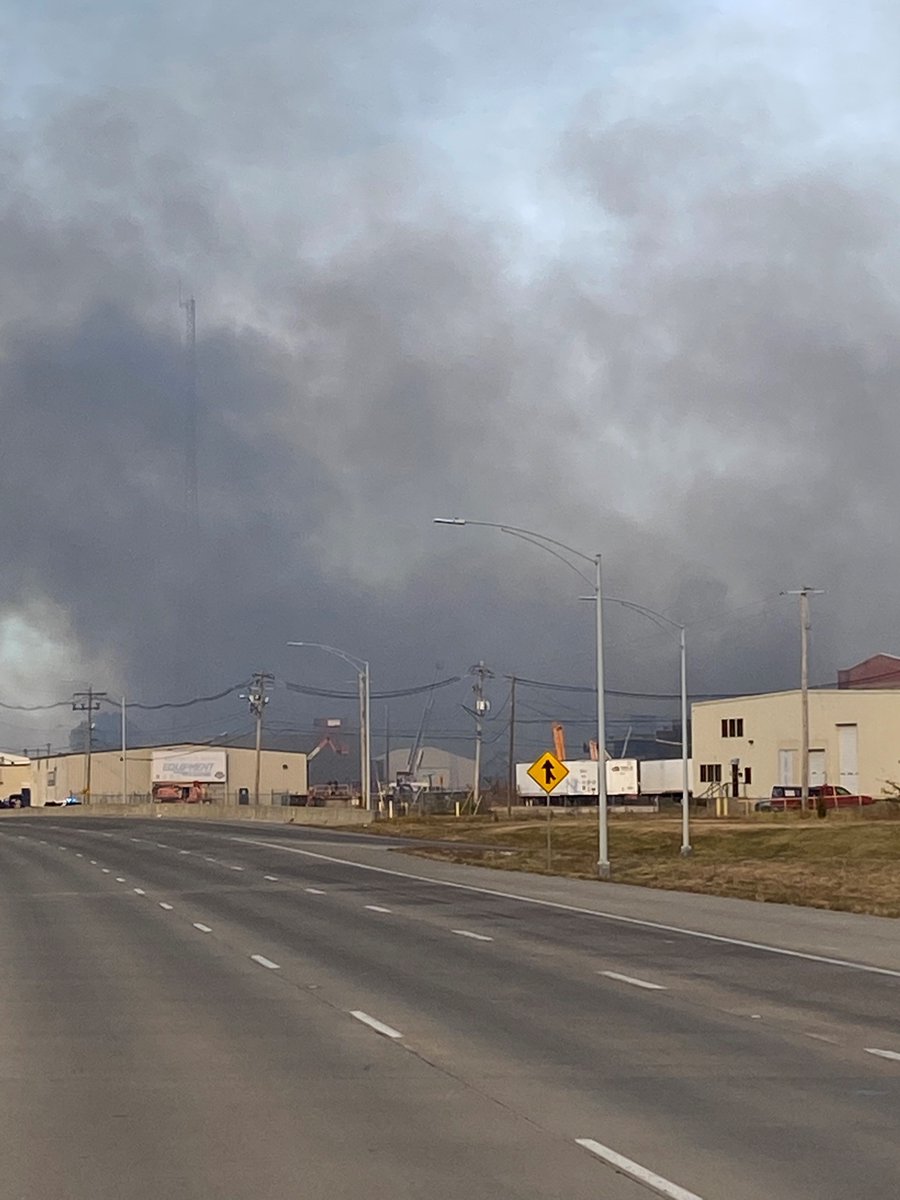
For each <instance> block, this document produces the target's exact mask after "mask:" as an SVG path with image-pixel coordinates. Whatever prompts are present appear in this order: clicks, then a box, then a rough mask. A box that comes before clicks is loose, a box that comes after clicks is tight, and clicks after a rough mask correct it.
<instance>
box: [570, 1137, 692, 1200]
mask: <svg viewBox="0 0 900 1200" xmlns="http://www.w3.org/2000/svg"><path fill="white" fill-rule="evenodd" d="M575 1141H576V1143H577V1144H578V1145H579V1146H582V1147H583V1148H584V1149H585V1150H590V1152H591V1154H596V1156H597V1157H598V1158H602V1159H603V1161H604V1162H605V1163H608V1164H609V1165H610V1166H611V1167H615V1168H616V1170H617V1171H622V1172H623V1173H624V1174H625V1175H630V1176H631V1178H632V1179H636V1180H637V1181H638V1183H643V1184H644V1185H645V1186H646V1187H649V1188H653V1190H654V1191H656V1192H658V1193H659V1194H660V1195H661V1196H668V1197H670V1200H702V1198H701V1197H700V1196H698V1195H697V1193H696V1192H689V1191H688V1190H687V1188H683V1187H679V1186H678V1184H677V1183H672V1181H671V1180H669V1179H664V1178H663V1176H662V1175H657V1174H656V1172H655V1171H648V1170H647V1168H646V1167H642V1166H641V1164H640V1163H636V1162H634V1161H633V1160H632V1159H630V1158H626V1157H625V1155H624V1154H618V1153H616V1151H615V1150H610V1148H609V1146H604V1145H603V1144H602V1143H601V1142H595V1141H594V1139H593V1138H576V1139H575Z"/></svg>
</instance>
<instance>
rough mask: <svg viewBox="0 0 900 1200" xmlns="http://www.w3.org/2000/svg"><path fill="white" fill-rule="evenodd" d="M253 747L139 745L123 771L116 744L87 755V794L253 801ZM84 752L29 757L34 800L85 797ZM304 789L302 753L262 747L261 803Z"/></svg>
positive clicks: (112, 798)
mask: <svg viewBox="0 0 900 1200" xmlns="http://www.w3.org/2000/svg"><path fill="white" fill-rule="evenodd" d="M255 771H256V752H255V750H253V749H252V748H245V747H234V746H229V747H225V746H196V745H179V746H142V747H139V748H136V749H134V750H129V751H128V753H127V755H126V758H125V762H124V771H123V761H122V752H121V751H120V750H101V751H95V752H94V753H93V754H92V755H91V784H90V799H91V800H93V801H94V802H95V803H118V802H120V801H121V800H122V797H123V795H124V796H125V797H127V800H128V802H129V803H136V802H139V801H148V800H150V799H155V800H159V801H161V802H162V801H202V800H209V801H213V802H218V803H226V804H239V803H241V802H244V803H247V802H249V803H251V804H252V803H253V793H254V783H255ZM86 782H87V762H86V755H84V754H59V755H52V756H50V757H49V758H37V759H34V761H33V763H32V803H33V804H35V805H42V804H46V803H47V801H48V800H49V801H56V800H64V799H65V798H66V796H68V795H74V796H77V797H79V799H84V795H85V787H86ZM292 795H294V796H306V795H307V773H306V755H305V754H298V753H296V752H293V751H292V752H283V751H280V750H263V751H262V753H261V755H260V783H259V800H260V804H282V803H286V801H285V800H284V799H283V798H284V797H290V796H292Z"/></svg>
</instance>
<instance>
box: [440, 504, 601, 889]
mask: <svg viewBox="0 0 900 1200" xmlns="http://www.w3.org/2000/svg"><path fill="white" fill-rule="evenodd" d="M433 520H434V524H435V525H478V526H480V527H481V528H483V529H499V530H500V532H501V533H508V534H510V535H511V536H512V537H517V538H521V539H522V541H525V542H530V543H531V544H532V545H533V546H538V547H539V548H540V549H541V550H545V551H546V552H547V553H548V554H552V555H553V557H554V558H556V559H559V561H560V562H562V563H565V565H566V566H567V567H568V568H569V570H570V571H574V572H575V574H576V575H578V576H579V577H580V578H581V579H583V580H584V581H585V582H586V583H588V584H591V583H592V584H593V587H594V599H595V600H596V607H597V833H598V850H599V853H598V862H597V874H598V876H599V878H600V879H609V877H610V863H609V812H608V810H607V797H606V692H605V688H604V682H603V581H602V575H601V565H600V561H601V560H600V555H599V554H595V555H594V556H593V557H591V556H590V555H588V554H583V553H582V552H581V551H580V550H575V549H574V548H573V547H572V546H567V545H566V543H565V542H559V541H557V540H556V539H555V538H552V537H547V535H546V534H543V533H535V531H534V530H533V529H521V528H519V527H518V526H516V525H503V524H500V523H499V522H497V521H468V520H466V519H465V518H464V517H435V518H433ZM566 554H570V555H572V557H573V558H577V559H579V560H580V561H581V562H585V563H588V564H589V565H590V566H592V567H593V568H594V578H593V580H592V579H591V578H590V577H589V576H588V575H586V574H585V573H584V571H582V570H581V569H580V568H579V567H576V566H575V564H574V563H573V562H570V560H569V559H568V558H566V557H565V555H566Z"/></svg>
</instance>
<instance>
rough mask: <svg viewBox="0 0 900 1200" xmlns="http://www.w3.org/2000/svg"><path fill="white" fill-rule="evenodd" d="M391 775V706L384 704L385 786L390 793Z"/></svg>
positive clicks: (391, 785)
mask: <svg viewBox="0 0 900 1200" xmlns="http://www.w3.org/2000/svg"><path fill="white" fill-rule="evenodd" d="M393 783H394V781H393V778H392V776H391V707H390V705H389V704H386V705H385V706H384V787H385V791H386V792H388V793H389V794H390V793H391V789H392V787H393Z"/></svg>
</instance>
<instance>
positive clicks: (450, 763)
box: [380, 746, 475, 792]
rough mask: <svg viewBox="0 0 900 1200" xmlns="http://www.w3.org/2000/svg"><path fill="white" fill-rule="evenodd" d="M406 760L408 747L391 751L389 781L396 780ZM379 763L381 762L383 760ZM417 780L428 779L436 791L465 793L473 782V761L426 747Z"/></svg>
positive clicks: (432, 747) (449, 752) (435, 748)
mask: <svg viewBox="0 0 900 1200" xmlns="http://www.w3.org/2000/svg"><path fill="white" fill-rule="evenodd" d="M408 760H409V747H408V746H407V747H405V748H399V749H397V750H392V751H391V770H390V779H391V781H393V780H395V779H396V778H397V772H398V771H405V770H406V764H407V762H408ZM380 761H381V762H383V761H384V759H381V760H380ZM417 778H418V779H420V780H423V781H427V780H428V779H429V778H430V779H431V786H432V787H433V788H434V789H435V790H438V791H449V792H463V791H467V790H468V789H469V788H471V787H472V786H473V784H474V782H475V760H474V759H472V758H464V757H463V756H462V755H461V754H454V753H453V752H452V751H451V750H440V749H438V747H436V746H426V747H425V748H424V750H423V752H422V763H421V766H420V767H419V770H418V772H417Z"/></svg>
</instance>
